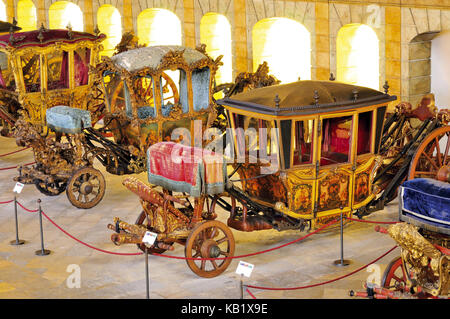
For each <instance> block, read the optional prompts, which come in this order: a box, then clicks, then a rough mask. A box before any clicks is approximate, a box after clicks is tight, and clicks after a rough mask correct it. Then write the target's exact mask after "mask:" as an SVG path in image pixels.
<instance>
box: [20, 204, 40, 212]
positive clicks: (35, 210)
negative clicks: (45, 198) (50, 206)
mask: <svg viewBox="0 0 450 319" xmlns="http://www.w3.org/2000/svg"><path fill="white" fill-rule="evenodd" d="M17 204H18V205H19V206H20V207H22V208H23V209H24V210H26V211H27V212H29V213H37V212H38V211H39V209H34V210H31V209H28V208H26V207H25V206H23V205H22V204H21V203H20V202H19V201H17Z"/></svg>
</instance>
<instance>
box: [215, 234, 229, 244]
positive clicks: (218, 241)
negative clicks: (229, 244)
mask: <svg viewBox="0 0 450 319" xmlns="http://www.w3.org/2000/svg"><path fill="white" fill-rule="evenodd" d="M227 240H228V238H227V236H225V237H223V238H221V239H219V240H216V243H217V244H218V245H219V244H221V243H223V242H225V241H227Z"/></svg>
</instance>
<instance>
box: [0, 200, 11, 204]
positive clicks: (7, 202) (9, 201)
mask: <svg viewBox="0 0 450 319" xmlns="http://www.w3.org/2000/svg"><path fill="white" fill-rule="evenodd" d="M12 202H14V199H12V200H8V201H6V202H0V205H3V204H9V203H12Z"/></svg>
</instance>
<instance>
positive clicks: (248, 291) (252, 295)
mask: <svg viewBox="0 0 450 319" xmlns="http://www.w3.org/2000/svg"><path fill="white" fill-rule="evenodd" d="M246 291H247V293H248V294H249V295H250V297H252V298H253V299H256V297H255V295H254V294H252V292H251V291H250V290H248V288H247V289H246Z"/></svg>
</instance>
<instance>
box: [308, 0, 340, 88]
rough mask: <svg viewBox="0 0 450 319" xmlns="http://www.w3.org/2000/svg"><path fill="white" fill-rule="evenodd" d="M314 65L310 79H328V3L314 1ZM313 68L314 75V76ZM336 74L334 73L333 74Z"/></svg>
mask: <svg viewBox="0 0 450 319" xmlns="http://www.w3.org/2000/svg"><path fill="white" fill-rule="evenodd" d="M315 13H316V25H315V31H316V41H315V43H316V65H315V66H314V65H313V70H312V71H313V72H312V74H311V76H312V79H316V80H328V79H329V78H330V29H329V17H328V13H329V5H328V3H325V2H316V4H315ZM314 69H315V77H314ZM335 76H336V75H335Z"/></svg>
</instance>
